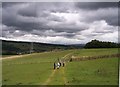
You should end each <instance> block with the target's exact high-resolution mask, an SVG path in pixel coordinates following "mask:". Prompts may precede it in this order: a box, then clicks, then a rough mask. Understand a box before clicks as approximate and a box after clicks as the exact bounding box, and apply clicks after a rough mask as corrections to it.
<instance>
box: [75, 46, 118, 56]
mask: <svg viewBox="0 0 120 87" xmlns="http://www.w3.org/2000/svg"><path fill="white" fill-rule="evenodd" d="M116 53H118V49H117V48H106V49H105V48H103V49H80V50H76V51H75V52H74V56H99V55H110V54H116Z"/></svg>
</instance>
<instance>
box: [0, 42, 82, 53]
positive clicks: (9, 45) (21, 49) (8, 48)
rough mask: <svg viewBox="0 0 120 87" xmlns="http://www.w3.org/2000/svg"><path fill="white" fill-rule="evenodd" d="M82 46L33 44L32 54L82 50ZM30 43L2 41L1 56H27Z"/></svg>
mask: <svg viewBox="0 0 120 87" xmlns="http://www.w3.org/2000/svg"><path fill="white" fill-rule="evenodd" d="M83 47H84V45H82V44H81V45H58V44H48V43H36V42H34V43H33V49H32V51H33V52H44V51H58V50H67V49H76V48H83ZM30 49H31V42H20V41H5V40H2V54H3V55H8V54H9V55H13V54H28V53H30Z"/></svg>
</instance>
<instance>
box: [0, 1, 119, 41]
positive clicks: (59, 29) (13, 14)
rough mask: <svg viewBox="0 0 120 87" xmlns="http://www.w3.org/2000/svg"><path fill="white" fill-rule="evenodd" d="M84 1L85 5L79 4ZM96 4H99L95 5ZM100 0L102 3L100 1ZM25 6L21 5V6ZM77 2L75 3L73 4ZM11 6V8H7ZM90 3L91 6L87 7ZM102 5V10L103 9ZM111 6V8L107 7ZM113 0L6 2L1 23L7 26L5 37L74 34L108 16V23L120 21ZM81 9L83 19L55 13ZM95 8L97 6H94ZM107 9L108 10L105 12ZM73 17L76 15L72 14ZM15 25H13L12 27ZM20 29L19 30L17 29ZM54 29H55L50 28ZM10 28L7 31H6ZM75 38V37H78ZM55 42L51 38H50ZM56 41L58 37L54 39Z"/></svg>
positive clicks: (100, 33)
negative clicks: (90, 0)
mask: <svg viewBox="0 0 120 87" xmlns="http://www.w3.org/2000/svg"><path fill="white" fill-rule="evenodd" d="M80 4H82V5H80ZM96 4H97V5H96ZM98 4H99V5H98ZM21 6H22V7H21ZM74 6H76V7H77V9H76V7H74ZM7 7H8V8H7ZM88 7H89V8H88ZM100 8H102V10H101V9H100ZM109 8H111V9H110V10H109V11H108V9H109ZM116 8H117V7H116V5H115V4H114V3H105V5H104V3H86V2H85V3H82V2H80V3H75V5H74V3H50V2H49V3H3V12H2V19H3V21H2V23H3V24H4V25H6V26H7V27H6V28H7V29H6V30H5V29H3V37H6V36H7V37H8V36H9V37H11V35H13V37H14V36H15V37H19V36H22V35H25V34H32V35H38V36H39V37H42V36H45V37H47V36H48V37H56V36H58V37H64V38H68V39H73V38H75V36H76V35H79V34H77V32H81V31H84V30H87V29H88V28H89V27H88V26H90V23H93V22H94V21H101V20H105V21H106V22H107V24H110V25H113V26H116V25H117V22H118V21H117V13H116V12H117V10H116ZM79 9H82V11H84V14H83V17H82V18H83V19H82V20H79V22H82V23H83V24H79V22H78V24H77V21H73V22H68V21H67V19H65V18H64V17H63V16H57V15H53V14H52V13H66V14H71V13H72V12H73V13H74V12H75V11H76V14H81V13H82V12H80V10H79ZM93 9H94V10H93ZM105 11H107V12H105ZM72 18H73V19H74V16H72ZM12 28H13V29H12ZM16 30H19V32H15V31H16ZM50 30H52V31H50ZM6 31H7V32H6ZM108 32H109V33H111V32H113V31H112V30H111V31H94V32H93V34H90V35H88V36H87V35H86V38H87V37H94V36H97V35H102V34H105V33H108ZM75 39H76V38H75ZM51 42H52V41H51ZM53 42H56V41H53Z"/></svg>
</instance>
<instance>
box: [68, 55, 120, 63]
mask: <svg viewBox="0 0 120 87" xmlns="http://www.w3.org/2000/svg"><path fill="white" fill-rule="evenodd" d="M111 57H115V58H116V57H118V58H119V57H120V54H112V55H100V56H83V57H75V56H72V57H71V58H70V59H69V60H67V61H70V62H71V61H85V60H95V59H103V58H111Z"/></svg>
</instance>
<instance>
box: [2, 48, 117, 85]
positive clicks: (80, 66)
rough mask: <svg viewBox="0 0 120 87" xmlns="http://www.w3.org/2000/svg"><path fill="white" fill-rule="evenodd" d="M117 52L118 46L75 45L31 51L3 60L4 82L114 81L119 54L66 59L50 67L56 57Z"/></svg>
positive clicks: (64, 83)
mask: <svg viewBox="0 0 120 87" xmlns="http://www.w3.org/2000/svg"><path fill="white" fill-rule="evenodd" d="M116 53H118V49H112V48H111V49H110V48H109V49H76V50H65V51H56V52H44V53H33V54H30V55H27V56H21V57H19V58H14V59H4V60H3V61H2V83H3V85H97V84H98V85H117V84H118V58H104V59H96V60H87V61H73V62H66V65H65V67H60V69H56V70H53V63H54V62H55V61H56V60H57V59H58V58H60V59H62V58H70V57H71V56H78V57H80V56H81V57H82V56H96V55H98V56H99V55H111V54H116Z"/></svg>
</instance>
